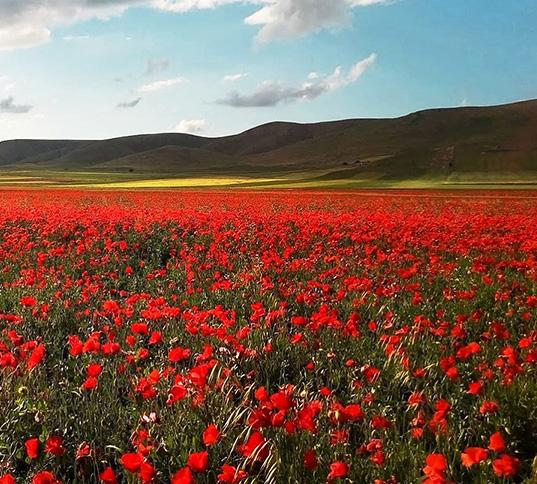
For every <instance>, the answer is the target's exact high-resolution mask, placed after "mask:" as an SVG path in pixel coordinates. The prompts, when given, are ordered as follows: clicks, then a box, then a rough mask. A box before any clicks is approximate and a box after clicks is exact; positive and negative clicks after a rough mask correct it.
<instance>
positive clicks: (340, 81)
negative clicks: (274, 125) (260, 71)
mask: <svg viewBox="0 0 537 484" xmlns="http://www.w3.org/2000/svg"><path fill="white" fill-rule="evenodd" d="M376 59H377V55H376V54H371V55H370V56H369V57H367V58H365V59H363V60H361V61H360V62H357V63H356V64H355V65H354V66H353V67H352V68H351V69H350V71H349V73H348V74H347V75H344V74H343V70H342V69H341V67H339V66H338V67H336V69H335V70H334V72H333V73H332V74H331V75H329V76H325V77H322V76H320V75H317V77H312V76H311V75H310V76H308V80H307V81H306V82H304V83H303V84H302V85H301V86H285V85H283V84H282V83H280V82H275V81H265V82H263V83H262V84H261V85H260V86H259V87H258V88H257V89H256V90H255V91H254V92H253V93H250V94H241V93H239V92H237V91H234V92H231V93H229V94H228V95H227V96H226V97H225V98H223V99H219V100H217V101H216V103H217V104H222V105H225V106H231V107H234V108H250V107H273V106H276V105H278V104H280V103H283V102H287V103H289V102H296V101H311V100H313V99H316V98H318V97H319V96H321V95H322V94H325V93H327V92H331V91H336V90H338V89H341V88H343V87H346V86H348V85H350V84H353V83H354V82H356V81H357V80H358V79H359V78H360V77H361V76H362V75H363V74H364V73H365V72H366V70H367V69H369V68H370V67H371V66H372V65H373V64H374V63H375V61H376Z"/></svg>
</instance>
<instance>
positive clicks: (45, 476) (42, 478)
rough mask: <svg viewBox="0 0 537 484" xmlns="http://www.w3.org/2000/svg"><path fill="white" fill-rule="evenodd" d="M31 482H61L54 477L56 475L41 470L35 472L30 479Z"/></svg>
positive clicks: (57, 483) (40, 483) (43, 483)
mask: <svg viewBox="0 0 537 484" xmlns="http://www.w3.org/2000/svg"><path fill="white" fill-rule="evenodd" d="M32 484H61V483H60V481H58V480H57V479H56V476H55V475H54V474H53V473H52V472H49V471H42V472H39V473H37V474H36V475H35V476H34V478H33V479H32Z"/></svg>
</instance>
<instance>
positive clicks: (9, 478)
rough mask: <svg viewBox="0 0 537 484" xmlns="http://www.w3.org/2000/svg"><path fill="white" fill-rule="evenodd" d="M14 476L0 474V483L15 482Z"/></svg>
mask: <svg viewBox="0 0 537 484" xmlns="http://www.w3.org/2000/svg"><path fill="white" fill-rule="evenodd" d="M15 482H16V481H15V478H14V477H13V476H12V475H11V474H4V475H3V476H0V484H15Z"/></svg>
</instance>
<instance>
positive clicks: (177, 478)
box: [171, 467, 196, 484]
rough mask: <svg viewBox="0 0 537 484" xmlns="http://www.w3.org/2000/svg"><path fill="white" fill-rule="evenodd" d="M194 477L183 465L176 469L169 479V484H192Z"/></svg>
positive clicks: (194, 480)
mask: <svg viewBox="0 0 537 484" xmlns="http://www.w3.org/2000/svg"><path fill="white" fill-rule="evenodd" d="M195 482H196V479H195V478H194V474H192V471H191V470H190V468H189V467H183V468H182V469H181V470H179V471H177V472H176V473H175V474H174V475H173V476H172V479H171V484H194V483H195Z"/></svg>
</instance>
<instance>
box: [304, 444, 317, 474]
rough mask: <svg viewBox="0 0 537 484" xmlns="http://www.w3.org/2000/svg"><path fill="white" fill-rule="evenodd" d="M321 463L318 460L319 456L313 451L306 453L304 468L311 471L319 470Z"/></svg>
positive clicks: (309, 450)
mask: <svg viewBox="0 0 537 484" xmlns="http://www.w3.org/2000/svg"><path fill="white" fill-rule="evenodd" d="M318 465H319V461H318V460H317V454H316V452H315V451H314V450H313V449H308V450H307V451H306V452H305V453H304V467H305V468H306V469H308V470H309V471H313V470H315V469H317V467H318Z"/></svg>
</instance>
